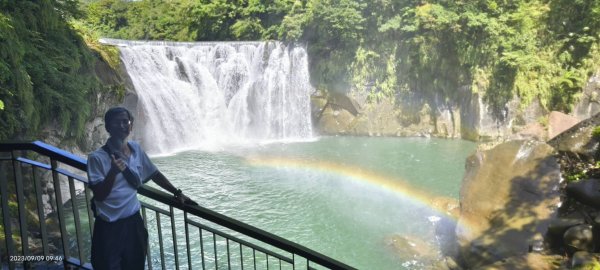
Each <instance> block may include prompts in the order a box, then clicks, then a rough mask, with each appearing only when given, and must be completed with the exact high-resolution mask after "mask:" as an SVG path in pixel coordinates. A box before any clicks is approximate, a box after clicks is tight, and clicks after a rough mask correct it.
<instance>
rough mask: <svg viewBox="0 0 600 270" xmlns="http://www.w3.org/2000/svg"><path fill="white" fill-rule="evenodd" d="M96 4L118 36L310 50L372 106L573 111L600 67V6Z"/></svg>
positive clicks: (405, 1) (317, 63) (537, 1)
mask: <svg viewBox="0 0 600 270" xmlns="http://www.w3.org/2000/svg"><path fill="white" fill-rule="evenodd" d="M89 2H90V3H89V5H87V8H86V10H87V12H88V17H87V20H86V23H87V24H88V26H89V27H90V28H93V29H95V30H97V31H100V32H101V33H102V34H103V35H106V36H110V37H115V38H124V39H166V40H180V41H195V40H196V41H202V40H259V39H279V40H284V41H289V42H301V43H304V44H306V46H307V49H308V52H309V55H310V57H311V61H310V64H311V75H312V80H313V83H314V84H315V85H316V86H317V87H318V88H319V89H322V90H328V91H347V90H348V89H349V88H350V87H353V88H354V89H356V90H358V91H364V92H366V93H367V94H368V97H369V100H371V101H377V100H381V99H392V100H393V99H394V98H396V97H398V96H402V95H405V94H415V93H420V94H422V95H425V96H433V95H438V96H440V95H441V96H442V97H445V98H446V99H457V98H458V96H459V95H460V93H459V91H458V89H460V88H461V87H464V86H468V87H470V89H471V91H473V92H479V93H482V94H483V95H484V98H485V100H486V101H487V102H488V103H489V104H491V105H492V107H493V109H494V110H495V112H496V113H497V114H498V115H501V114H502V111H503V110H504V109H505V108H504V107H505V105H506V103H507V102H508V100H510V99H512V98H513V97H514V96H518V97H520V98H521V100H522V104H523V105H527V104H529V103H530V102H532V101H533V100H535V99H538V100H539V101H540V102H541V104H542V105H543V106H545V107H546V108H547V109H552V110H561V111H569V110H571V106H572V105H573V104H574V102H576V99H577V96H578V93H580V92H581V89H582V86H583V84H584V83H585V81H586V79H587V78H588V77H589V76H590V75H591V72H592V71H593V70H594V68H595V66H594V63H596V62H597V61H598V60H600V59H598V58H600V56H598V55H600V54H599V52H600V50H599V46H598V44H599V42H598V38H599V34H600V0H576V1H567V0H553V1H550V0H534V1H525V0H519V1H509V2H506V1H498V0H477V1H447V0H433V1H414V0H373V1H366V0H245V1H244V0H217V1H208V0H202V1H191V0H181V1H165V2H163V1H152V0H146V1H135V2H126V1H121V0H99V1H89ZM177 14H183V15H181V16H180V15H177ZM594 56H595V58H594Z"/></svg>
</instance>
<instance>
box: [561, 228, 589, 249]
mask: <svg viewBox="0 0 600 270" xmlns="http://www.w3.org/2000/svg"><path fill="white" fill-rule="evenodd" d="M564 243H565V245H566V248H567V251H568V252H569V254H573V253H575V252H577V251H590V252H591V251H594V246H595V245H594V234H593V233H592V225H588V224H581V225H577V226H573V227H571V228H569V229H567V231H566V232H565V235H564Z"/></svg>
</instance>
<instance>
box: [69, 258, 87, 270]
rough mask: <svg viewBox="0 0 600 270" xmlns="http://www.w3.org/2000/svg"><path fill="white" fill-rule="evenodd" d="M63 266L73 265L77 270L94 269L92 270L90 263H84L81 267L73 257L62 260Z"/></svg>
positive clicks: (78, 261)
mask: <svg viewBox="0 0 600 270" xmlns="http://www.w3.org/2000/svg"><path fill="white" fill-rule="evenodd" d="M64 260H65V261H64V264H66V265H74V266H76V267H77V269H87V270H93V269H94V268H92V264H90V263H84V264H83V265H82V264H81V263H82V262H81V261H80V260H79V259H77V258H74V257H69V258H64Z"/></svg>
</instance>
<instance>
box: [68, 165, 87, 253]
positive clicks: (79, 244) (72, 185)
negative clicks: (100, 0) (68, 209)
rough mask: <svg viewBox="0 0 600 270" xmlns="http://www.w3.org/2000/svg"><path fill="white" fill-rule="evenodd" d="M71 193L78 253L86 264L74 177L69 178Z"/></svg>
mask: <svg viewBox="0 0 600 270" xmlns="http://www.w3.org/2000/svg"><path fill="white" fill-rule="evenodd" d="M69 193H70V194H71V205H72V206H73V221H74V222H75V237H76V238H77V239H76V240H77V251H79V252H78V254H79V260H80V261H81V263H85V260H86V259H87V258H85V257H84V255H83V242H82V239H81V223H80V219H79V207H78V206H77V201H76V198H77V195H76V194H75V183H74V181H73V177H69Z"/></svg>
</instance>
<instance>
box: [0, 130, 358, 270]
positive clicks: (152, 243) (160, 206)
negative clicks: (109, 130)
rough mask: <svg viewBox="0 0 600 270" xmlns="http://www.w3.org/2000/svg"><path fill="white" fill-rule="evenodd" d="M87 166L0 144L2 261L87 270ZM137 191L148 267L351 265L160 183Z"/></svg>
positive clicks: (28, 146)
mask: <svg viewBox="0 0 600 270" xmlns="http://www.w3.org/2000/svg"><path fill="white" fill-rule="evenodd" d="M86 168H87V165H86V161H85V160H84V159H82V158H81V157H78V156H76V155H73V154H71V153H69V152H67V151H64V150H62V149H59V148H56V147H54V146H51V145H48V144H45V143H43V142H40V141H35V142H30V143H0V205H1V206H2V208H1V211H2V212H1V214H0V218H1V219H2V220H1V222H0V225H1V226H2V228H0V251H1V253H0V265H2V266H0V267H2V268H4V267H5V266H8V268H9V269H19V268H25V269H28V268H34V267H37V266H38V265H40V264H43V265H48V264H61V265H63V266H64V268H80V269H92V267H91V265H90V263H89V261H90V252H91V251H90V246H91V245H90V243H91V234H92V232H93V221H94V217H93V214H92V211H91V207H90V198H91V194H90V191H89V189H88V188H87V176H86V173H85V172H86ZM138 193H139V194H140V195H142V197H141V198H140V199H141V201H142V216H143V219H144V222H145V224H146V227H147V228H148V231H149V239H150V240H149V252H148V256H147V268H148V269H177V270H178V269H182V268H183V269H354V268H352V267H350V266H348V265H346V264H344V263H342V262H339V261H336V260H334V259H332V258H329V257H327V256H325V255H323V254H320V253H318V252H315V251H313V250H310V249H308V248H306V247H303V246H301V245H298V244H296V243H293V242H291V241H289V240H286V239H283V238H281V237H278V236H276V235H274V234H271V233H269V232H266V231H264V230H261V229H258V228H255V227H253V226H250V225H248V224H245V223H243V222H240V221H237V220H235V219H232V218H230V217H227V216H225V215H222V214H219V213H217V212H214V211H212V210H209V209H207V208H204V207H201V206H190V205H181V204H179V203H178V201H177V200H175V198H173V196H171V195H169V194H166V193H165V192H162V191H160V190H158V189H154V188H152V187H149V186H143V187H141V188H140V189H139V191H138ZM31 209H35V210H31ZM2 234H3V235H2ZM1 236H4V237H1Z"/></svg>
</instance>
